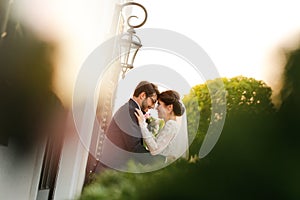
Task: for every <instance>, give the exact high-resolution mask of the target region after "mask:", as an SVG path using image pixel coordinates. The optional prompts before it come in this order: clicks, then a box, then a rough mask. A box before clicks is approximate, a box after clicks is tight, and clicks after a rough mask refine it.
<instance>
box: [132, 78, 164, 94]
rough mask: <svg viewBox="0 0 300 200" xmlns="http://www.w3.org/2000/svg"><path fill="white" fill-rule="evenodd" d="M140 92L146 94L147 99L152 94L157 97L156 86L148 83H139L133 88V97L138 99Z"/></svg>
mask: <svg viewBox="0 0 300 200" xmlns="http://www.w3.org/2000/svg"><path fill="white" fill-rule="evenodd" d="M142 92H145V93H146V96H147V97H151V96H152V95H153V94H154V93H155V94H156V95H157V97H158V96H159V90H158V88H157V85H155V84H154V83H150V82H148V81H141V82H140V83H139V84H138V85H137V86H136V88H135V90H134V93H133V96H135V97H138V96H139V95H140V94H141V93H142Z"/></svg>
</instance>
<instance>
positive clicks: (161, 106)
mask: <svg viewBox="0 0 300 200" xmlns="http://www.w3.org/2000/svg"><path fill="white" fill-rule="evenodd" d="M156 109H157V114H158V117H159V118H161V119H166V118H167V115H168V110H167V106H166V104H165V103H164V102H162V101H160V100H158V103H157V107H156Z"/></svg>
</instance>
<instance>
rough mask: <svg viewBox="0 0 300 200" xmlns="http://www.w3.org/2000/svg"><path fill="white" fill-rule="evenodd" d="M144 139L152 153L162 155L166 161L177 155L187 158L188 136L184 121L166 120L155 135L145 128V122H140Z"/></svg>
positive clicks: (181, 119)
mask: <svg viewBox="0 0 300 200" xmlns="http://www.w3.org/2000/svg"><path fill="white" fill-rule="evenodd" d="M140 127H141V131H142V135H143V138H144V141H145V143H146V145H147V147H148V149H149V151H150V153H151V154H152V155H157V154H160V155H163V156H165V157H166V162H172V161H174V160H176V159H177V158H179V157H185V158H187V154H188V136H187V130H186V121H185V119H184V120H183V118H180V120H178V121H175V120H168V121H167V122H166V123H165V125H164V127H163V128H162V129H161V130H160V131H159V133H158V134H157V136H156V137H154V136H153V134H152V133H151V132H150V131H149V130H148V129H147V124H146V122H143V124H140Z"/></svg>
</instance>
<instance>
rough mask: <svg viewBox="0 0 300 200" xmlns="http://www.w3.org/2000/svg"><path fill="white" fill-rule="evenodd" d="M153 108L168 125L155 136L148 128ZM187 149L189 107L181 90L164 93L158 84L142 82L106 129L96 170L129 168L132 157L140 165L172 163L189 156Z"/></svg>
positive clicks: (165, 124)
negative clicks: (187, 111) (187, 115)
mask: <svg viewBox="0 0 300 200" xmlns="http://www.w3.org/2000/svg"><path fill="white" fill-rule="evenodd" d="M150 109H156V110H157V113H158V118H160V119H163V120H164V126H163V127H162V128H161V129H160V130H159V132H158V134H157V135H155V136H154V135H153V133H152V132H150V131H149V129H148V128H147V123H146V118H145V114H146V113H147V112H149V111H150ZM182 116H184V117H182ZM144 144H146V146H147V148H146V147H145V145H144ZM187 149H188V136H187V128H186V116H185V108H184V105H183V104H182V102H181V101H180V96H179V93H178V92H176V91H174V90H166V91H163V92H161V93H160V92H159V90H158V87H157V85H155V84H153V83H150V82H148V81H141V82H140V83H139V84H138V85H137V86H136V88H135V90H134V93H133V95H132V97H131V98H130V99H129V101H128V102H127V103H125V104H124V105H123V106H121V107H120V108H119V109H118V110H117V112H116V113H115V114H114V116H113V118H112V120H111V122H110V124H109V126H108V128H107V130H106V131H105V140H104V143H103V147H102V156H101V159H100V163H99V166H98V167H97V169H96V172H100V171H101V170H102V168H107V167H108V168H112V169H117V170H121V171H122V170H126V165H127V163H128V161H129V160H133V161H135V162H137V163H140V164H153V163H155V162H162V163H168V162H172V161H174V160H176V159H177V158H179V157H185V156H186V153H187Z"/></svg>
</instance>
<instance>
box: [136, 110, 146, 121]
mask: <svg viewBox="0 0 300 200" xmlns="http://www.w3.org/2000/svg"><path fill="white" fill-rule="evenodd" d="M135 110H136V112H135V113H134V114H135V116H136V118H137V119H138V122H139V124H142V123H143V122H144V120H145V119H144V115H143V112H142V111H141V110H140V109H137V108H136V109H135Z"/></svg>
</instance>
